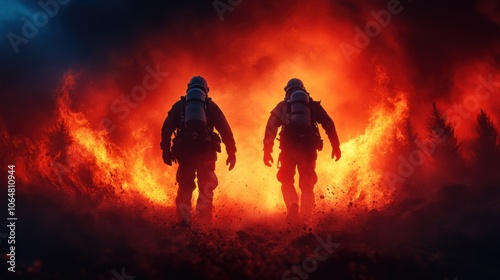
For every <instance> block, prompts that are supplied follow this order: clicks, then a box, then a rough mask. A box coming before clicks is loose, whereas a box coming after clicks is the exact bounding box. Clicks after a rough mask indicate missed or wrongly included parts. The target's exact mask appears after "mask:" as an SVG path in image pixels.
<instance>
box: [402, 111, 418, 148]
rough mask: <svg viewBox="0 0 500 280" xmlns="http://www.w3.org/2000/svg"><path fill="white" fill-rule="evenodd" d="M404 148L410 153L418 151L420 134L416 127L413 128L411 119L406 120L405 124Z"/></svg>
mask: <svg viewBox="0 0 500 280" xmlns="http://www.w3.org/2000/svg"><path fill="white" fill-rule="evenodd" d="M403 132H404V146H405V147H406V149H407V150H408V151H410V152H411V151H413V150H415V149H418V146H417V141H418V133H417V132H416V131H415V127H414V126H413V124H412V122H411V120H410V118H409V117H407V118H406V121H405V124H404V131H403Z"/></svg>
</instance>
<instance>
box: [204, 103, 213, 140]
mask: <svg viewBox="0 0 500 280" xmlns="http://www.w3.org/2000/svg"><path fill="white" fill-rule="evenodd" d="M211 102H212V98H210V97H207V99H206V101H205V113H206V115H207V130H208V131H207V132H208V133H212V132H213V131H214V124H213V123H212V118H210V103H211Z"/></svg>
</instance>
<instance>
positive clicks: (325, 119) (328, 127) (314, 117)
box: [264, 99, 340, 153]
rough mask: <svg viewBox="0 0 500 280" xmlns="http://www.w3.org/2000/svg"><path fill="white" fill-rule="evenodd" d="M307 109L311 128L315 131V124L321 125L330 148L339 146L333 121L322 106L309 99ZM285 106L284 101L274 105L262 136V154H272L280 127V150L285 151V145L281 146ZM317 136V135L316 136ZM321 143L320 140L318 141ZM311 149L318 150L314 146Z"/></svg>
mask: <svg viewBox="0 0 500 280" xmlns="http://www.w3.org/2000/svg"><path fill="white" fill-rule="evenodd" d="M309 109H310V112H311V121H312V122H313V127H314V128H315V129H316V130H317V124H318V123H319V124H321V126H322V127H323V129H324V130H325V132H326V134H327V135H328V139H329V140H330V143H331V145H332V147H338V146H339V144H340V143H339V138H338V136H337V131H336V129H335V124H334V122H333V120H332V119H331V118H330V116H328V113H327V112H326V111H325V109H324V108H323V106H321V104H320V102H318V101H313V100H312V99H311V101H310V103H309ZM287 114H288V112H287V106H286V101H281V102H280V103H278V105H276V107H275V108H274V109H273V110H272V111H271V116H270V117H269V120H268V122H267V125H266V132H265V136H264V152H265V153H272V151H273V146H274V139H275V138H276V135H277V133H278V128H279V127H282V129H281V133H280V141H281V145H280V148H281V149H282V150H283V149H286V148H287V145H283V142H286V141H287V139H286V135H284V133H283V132H284V131H285V129H284V128H285V126H286V125H287V117H288V116H287ZM318 136H319V135H318ZM320 141H321V140H320ZM313 148H320V147H318V146H315V147H313Z"/></svg>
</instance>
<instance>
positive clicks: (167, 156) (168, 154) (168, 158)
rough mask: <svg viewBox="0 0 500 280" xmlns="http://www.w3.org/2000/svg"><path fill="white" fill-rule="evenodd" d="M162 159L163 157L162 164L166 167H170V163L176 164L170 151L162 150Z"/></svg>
mask: <svg viewBox="0 0 500 280" xmlns="http://www.w3.org/2000/svg"><path fill="white" fill-rule="evenodd" d="M162 157H163V162H164V163H165V164H166V165H170V166H172V162H176V160H175V158H174V156H172V152H171V151H170V149H165V150H163V154H162Z"/></svg>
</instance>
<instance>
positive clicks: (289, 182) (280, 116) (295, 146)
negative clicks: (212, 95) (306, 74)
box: [264, 78, 341, 223]
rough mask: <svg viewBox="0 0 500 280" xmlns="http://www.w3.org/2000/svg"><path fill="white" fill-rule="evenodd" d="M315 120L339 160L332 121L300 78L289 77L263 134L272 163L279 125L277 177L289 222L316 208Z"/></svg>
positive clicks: (268, 161) (318, 146) (318, 142)
mask: <svg viewBox="0 0 500 280" xmlns="http://www.w3.org/2000/svg"><path fill="white" fill-rule="evenodd" d="M318 123H319V124H321V126H322V127H323V129H324V130H325V132H326V134H327V135H328V139H329V140H330V143H331V145H332V148H333V151H332V159H333V158H335V159H336V161H338V160H339V159H340V157H341V151H340V147H339V145H340V143H339V138H338V136H337V132H336V130H335V124H334V122H333V121H332V119H331V118H330V116H328V113H327V112H326V111H325V109H324V108H323V106H321V104H320V102H317V101H313V99H312V98H311V97H310V96H309V93H308V92H307V91H306V89H305V87H304V84H303V83H302V81H301V80H299V79H297V78H293V79H290V80H289V81H288V83H287V85H286V86H285V100H283V101H281V102H279V103H278V105H277V106H276V107H275V108H274V109H273V110H272V111H271V115H270V117H269V119H268V121H267V125H266V131H265V136H264V164H265V165H267V166H271V163H273V162H274V161H273V158H272V156H271V153H272V151H273V145H274V139H275V138H276V134H277V132H278V129H279V128H280V127H281V131H280V134H279V140H280V146H279V147H280V150H281V152H280V155H279V160H278V167H279V170H278V174H277V178H278V181H280V182H281V192H282V194H283V199H284V201H285V205H286V207H287V221H288V222H289V223H296V222H298V221H299V218H300V217H301V218H302V219H304V220H307V219H308V218H309V217H310V216H311V214H312V213H313V211H314V208H315V199H314V185H315V184H316V182H317V180H318V177H317V175H316V171H315V168H316V159H317V151H321V150H322V148H323V140H322V139H321V136H320V134H319V129H318ZM296 168H297V170H298V172H299V188H300V190H301V199H300V217H299V196H298V194H297V190H296V189H295V186H294V176H295V169H296Z"/></svg>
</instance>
